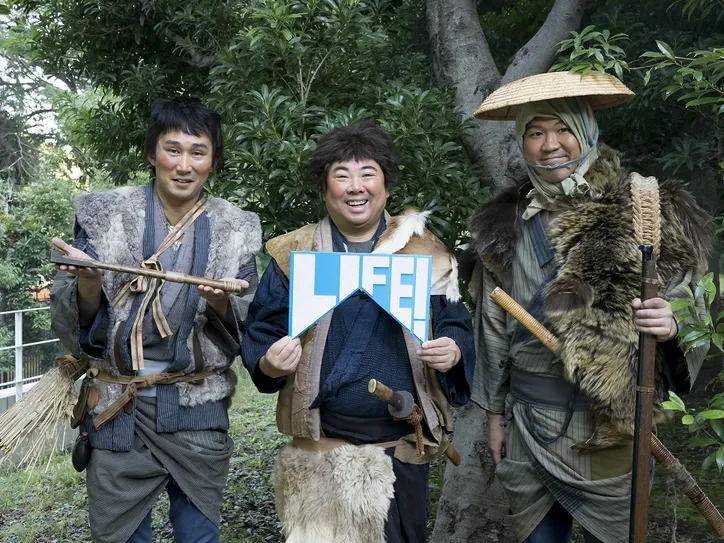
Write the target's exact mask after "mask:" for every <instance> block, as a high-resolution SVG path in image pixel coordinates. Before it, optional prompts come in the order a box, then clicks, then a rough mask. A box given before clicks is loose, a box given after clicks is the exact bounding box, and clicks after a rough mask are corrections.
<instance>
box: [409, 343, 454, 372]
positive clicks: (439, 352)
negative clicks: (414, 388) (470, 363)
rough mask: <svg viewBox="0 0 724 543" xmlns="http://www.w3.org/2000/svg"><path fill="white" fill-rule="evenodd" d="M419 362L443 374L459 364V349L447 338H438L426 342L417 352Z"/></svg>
mask: <svg viewBox="0 0 724 543" xmlns="http://www.w3.org/2000/svg"><path fill="white" fill-rule="evenodd" d="M417 357H418V358H419V359H420V361H421V362H422V363H423V364H425V365H427V366H430V367H431V368H432V369H435V370H437V371H439V372H442V373H445V372H446V371H448V370H449V369H450V368H452V367H453V366H455V364H457V363H458V362H460V358H461V357H462V353H461V352H460V347H458V344H457V343H455V341H453V340H452V339H450V338H449V337H439V338H437V339H433V340H430V341H426V342H425V343H423V344H422V345H420V348H419V349H418V350H417Z"/></svg>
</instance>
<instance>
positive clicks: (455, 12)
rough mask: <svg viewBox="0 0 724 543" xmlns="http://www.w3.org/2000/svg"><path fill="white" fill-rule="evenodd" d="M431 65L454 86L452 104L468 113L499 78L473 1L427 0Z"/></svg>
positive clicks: (441, 77)
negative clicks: (431, 53) (453, 101)
mask: <svg viewBox="0 0 724 543" xmlns="http://www.w3.org/2000/svg"><path fill="white" fill-rule="evenodd" d="M427 30H428V34H429V36H430V42H431V45H432V51H433V68H434V70H435V73H436V75H437V76H438V78H440V79H441V80H445V81H448V82H450V83H452V85H453V86H454V88H455V104H456V105H457V106H458V107H459V108H460V109H461V110H462V112H463V115H465V116H470V115H472V113H473V112H474V111H475V109H477V107H478V106H479V105H480V103H481V102H482V101H483V99H484V98H485V97H486V96H487V95H488V93H489V92H490V91H491V90H492V89H494V88H495V87H496V86H497V84H498V82H499V81H500V73H499V72H498V69H497V68H496V66H495V60H494V59H493V56H492V55H491V54H490V49H489V48H488V43H487V41H486V40H485V36H484V35H483V29H482V28H481V27H480V20H479V19H478V11H477V8H476V5H475V1H474V0H428V1H427Z"/></svg>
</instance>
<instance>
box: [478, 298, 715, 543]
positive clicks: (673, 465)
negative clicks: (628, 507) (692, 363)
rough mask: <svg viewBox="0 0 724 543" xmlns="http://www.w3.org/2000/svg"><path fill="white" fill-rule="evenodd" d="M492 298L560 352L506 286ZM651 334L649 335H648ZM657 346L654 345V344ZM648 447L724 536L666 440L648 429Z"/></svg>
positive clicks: (556, 342) (705, 499) (554, 340)
mask: <svg viewBox="0 0 724 543" xmlns="http://www.w3.org/2000/svg"><path fill="white" fill-rule="evenodd" d="M490 299H491V300H493V301H494V302H495V303H497V304H498V305H499V306H500V307H502V308H503V309H505V310H506V311H507V312H508V313H510V315H511V316H512V317H513V318H514V319H515V320H517V321H518V322H519V323H520V324H522V325H523V326H524V327H525V328H526V329H527V330H528V331H530V333H531V334H533V335H534V336H535V337H536V338H537V339H538V340H539V341H540V342H541V343H542V344H543V345H545V346H546V347H548V348H549V349H550V350H551V351H553V352H558V350H559V349H560V341H559V340H558V338H557V337H556V336H554V335H553V334H552V333H551V332H550V330H548V329H547V328H545V327H544V326H543V325H542V324H541V323H540V322H538V320H536V318H535V317H533V315H531V314H530V313H528V312H527V311H526V310H525V309H523V307H522V306H521V305H520V304H519V303H518V302H516V301H515V300H513V298H511V297H510V296H509V295H508V294H507V293H506V292H505V291H504V290H503V289H501V288H500V287H496V288H495V289H493V291H492V292H491V293H490ZM647 335H648V334H647ZM654 346H655V345H654ZM649 436H650V439H649V446H650V448H651V454H652V455H653V457H654V458H655V459H656V461H657V462H658V463H659V465H660V466H661V467H662V468H663V469H664V471H665V472H666V473H667V474H668V475H669V477H671V478H672V479H673V480H674V482H675V483H676V484H677V485H678V486H679V488H681V489H682V490H683V492H684V494H686V495H687V497H688V498H689V500H691V503H692V504H693V505H694V507H696V508H697V509H698V511H699V513H701V515H702V516H703V517H704V518H705V519H706V521H707V522H708V523H709V526H711V528H712V530H714V532H715V533H716V534H717V535H718V536H719V537H721V538H724V517H722V515H721V513H720V512H719V511H718V510H717V508H716V507H715V506H714V504H713V503H712V502H711V500H710V499H709V498H708V497H707V495H706V494H705V493H704V491H703V490H702V489H701V487H699V485H698V484H697V482H696V480H695V479H694V478H693V477H692V476H691V474H690V473H689V472H688V471H687V470H686V468H685V467H684V466H682V465H681V463H680V462H679V461H678V460H677V459H676V457H675V456H674V455H673V454H671V451H669V449H667V448H666V447H665V446H664V444H663V443H661V441H660V440H659V438H658V437H656V436H655V435H654V434H653V433H651V431H650V430H649ZM648 476H649V471H648V466H647V468H646V486H645V488H646V496H647V498H648V488H649V479H648Z"/></svg>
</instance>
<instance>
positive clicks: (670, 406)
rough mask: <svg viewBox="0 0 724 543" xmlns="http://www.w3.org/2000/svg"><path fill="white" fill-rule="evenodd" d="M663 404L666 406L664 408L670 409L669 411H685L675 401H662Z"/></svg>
mask: <svg viewBox="0 0 724 543" xmlns="http://www.w3.org/2000/svg"><path fill="white" fill-rule="evenodd" d="M661 405H663V406H664V409H668V410H669V411H683V409H681V407H680V406H679V405H677V404H676V403H674V402H668V401H667V402H662V403H661Z"/></svg>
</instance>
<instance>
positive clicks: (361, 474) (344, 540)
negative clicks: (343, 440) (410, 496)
mask: <svg viewBox="0 0 724 543" xmlns="http://www.w3.org/2000/svg"><path fill="white" fill-rule="evenodd" d="M394 482H395V475H394V473H393V471H392V459H391V458H390V457H389V456H387V455H386V454H385V451H384V449H383V448H381V447H377V446H375V445H365V446H361V447H356V446H354V445H345V446H342V447H338V448H336V449H334V450H331V451H328V452H320V451H307V450H303V449H298V448H295V447H293V446H291V445H287V446H286V447H284V448H283V449H282V450H281V451H280V452H279V456H278V457H277V461H276V464H275V466H274V495H275V499H276V508H277V514H278V515H279V519H280V520H281V522H282V530H283V532H284V537H285V538H286V542H287V543H311V542H314V543H384V541H385V534H384V530H385V520H386V519H387V511H388V509H389V508H390V501H391V500H392V496H393V495H394V488H393V485H394Z"/></svg>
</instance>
